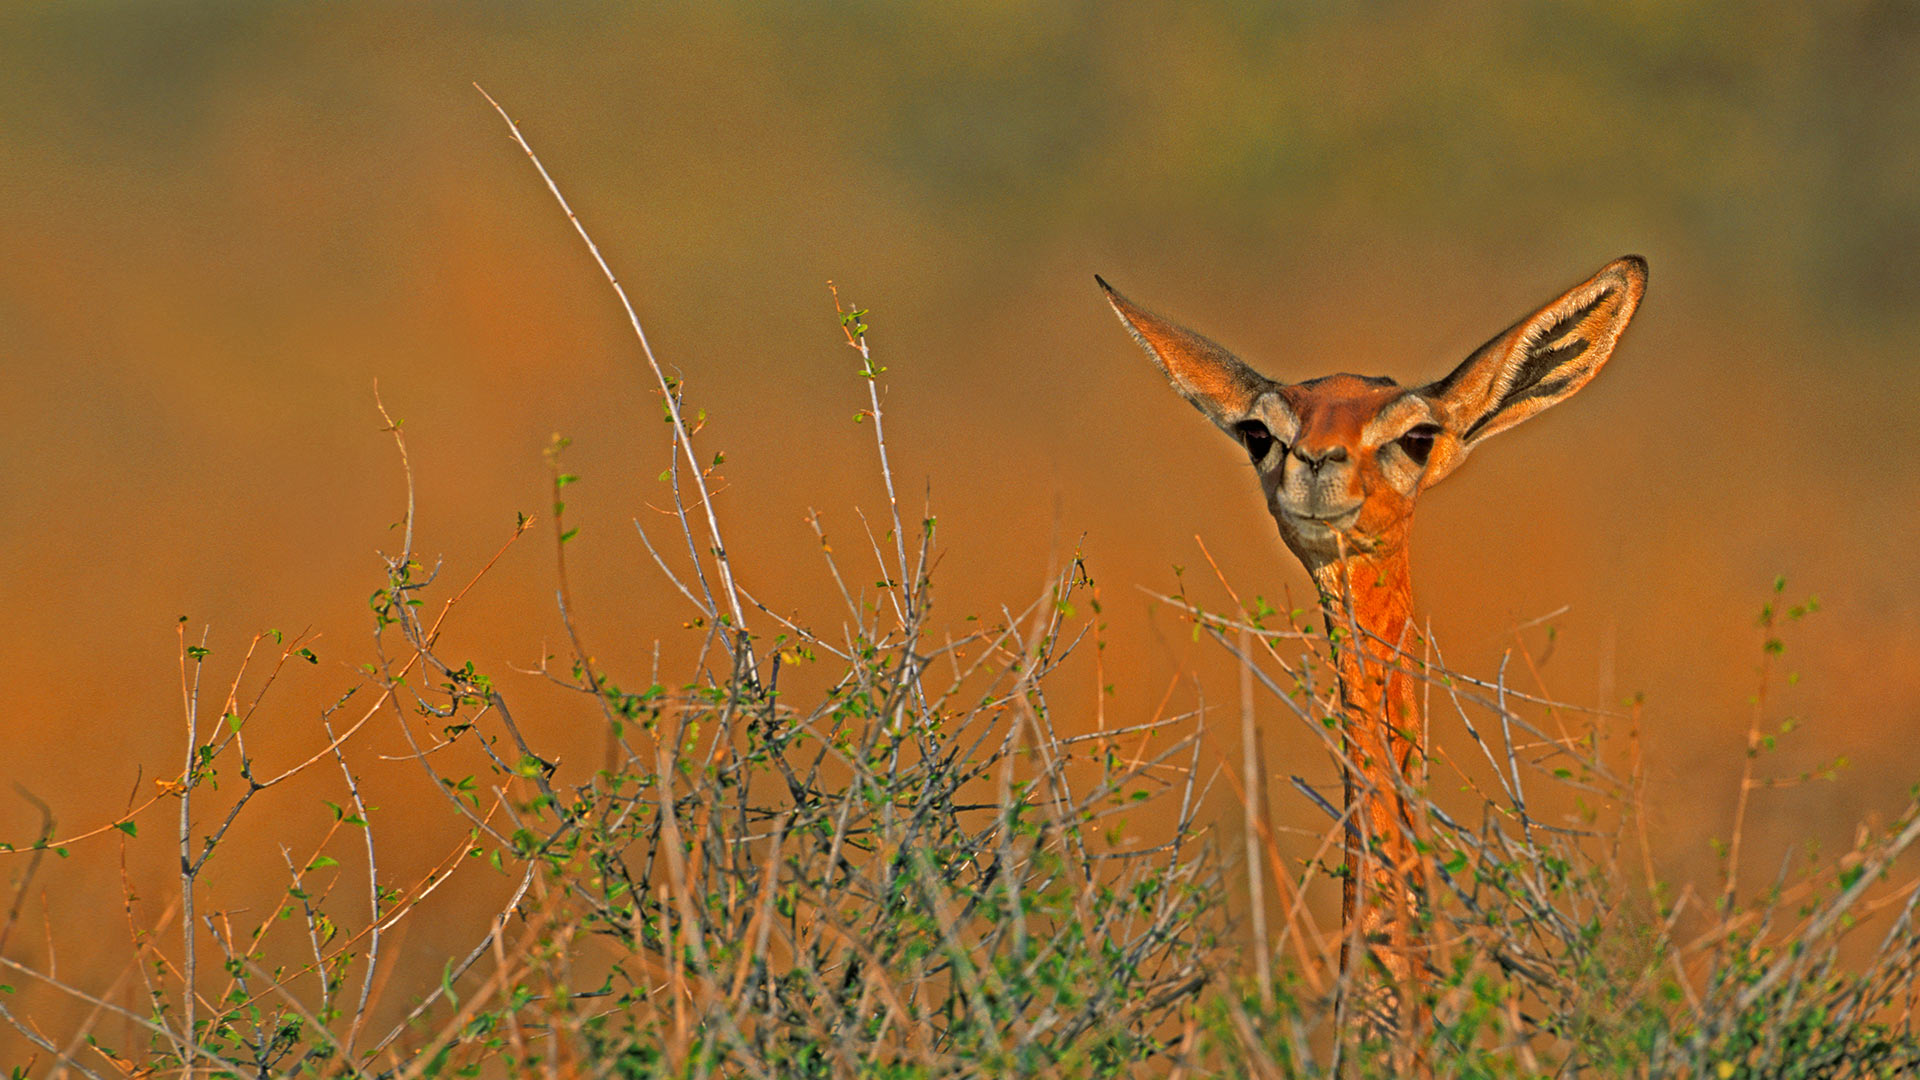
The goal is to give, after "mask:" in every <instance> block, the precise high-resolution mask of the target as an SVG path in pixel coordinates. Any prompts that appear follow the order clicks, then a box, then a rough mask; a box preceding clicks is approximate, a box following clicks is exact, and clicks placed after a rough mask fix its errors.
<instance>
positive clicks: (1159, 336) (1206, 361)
mask: <svg viewBox="0 0 1920 1080" xmlns="http://www.w3.org/2000/svg"><path fill="white" fill-rule="evenodd" d="M1093 280H1095V281H1097V282H1099V283H1100V288H1101V289H1102V290H1104V291H1105V292H1106V294H1107V303H1109V304H1112V305H1113V310H1114V313H1115V314H1117V315H1119V316H1120V322H1121V323H1122V324H1124V325H1125V326H1126V328H1127V330H1128V332H1130V333H1132V334H1133V338H1134V340H1135V341H1138V342H1139V343H1140V345H1141V347H1142V348H1144V349H1146V350H1147V355H1148V356H1151V357H1153V362H1154V364H1155V365H1157V366H1158V367H1159V368H1160V370H1161V372H1162V373H1164V374H1165V375H1166V377H1167V381H1168V382H1171V383H1172V384H1173V388H1174V389H1175V390H1178V391H1180V396H1181V397H1184V398H1186V399H1187V400H1188V401H1191V402H1193V404H1194V407H1195V408H1197V409H1199V410H1200V411H1201V412H1203V413H1206V414H1207V419H1209V420H1212V421H1213V422H1214V423H1215V424H1218V425H1219V426H1220V428H1221V429H1222V430H1224V431H1226V432H1227V433H1228V434H1230V435H1233V436H1234V437H1235V438H1239V437H1240V435H1239V433H1238V432H1237V431H1235V429H1234V425H1235V424H1237V423H1239V422H1240V421H1242V420H1245V419H1246V418H1247V414H1248V413H1250V412H1252V411H1253V403H1254V401H1255V400H1257V399H1258V398H1259V397H1260V395H1261V394H1264V393H1266V392H1267V391H1268V390H1271V389H1273V388H1274V387H1275V386H1277V385H1279V384H1277V383H1275V382H1274V381H1273V380H1272V379H1269V378H1267V377H1266V376H1265V375H1262V374H1260V373H1259V372H1257V371H1255V370H1253V369H1252V368H1250V367H1248V366H1247V365H1245V364H1243V363H1241V362H1240V361H1239V359H1237V358H1236V357H1235V356H1234V355H1233V354H1232V353H1230V352H1228V351H1227V350H1225V349H1223V348H1221V347H1220V346H1219V345H1216V344H1214V343H1213V342H1211V341H1208V340H1207V339H1206V338H1203V337H1201V336H1200V335H1199V334H1196V333H1194V332H1193V331H1191V330H1188V329H1187V328H1185V327H1183V326H1177V325H1175V324H1173V323H1170V322H1168V321H1167V320H1165V319H1163V318H1161V317H1160V316H1158V315H1155V314H1154V313H1153V312H1151V311H1148V310H1147V309H1145V308H1142V307H1139V306H1136V305H1135V304H1134V303H1133V302H1132V301H1130V300H1128V299H1127V298H1126V297H1124V296H1121V295H1120V294H1119V293H1118V292H1116V291H1114V288H1113V286H1111V285H1109V284H1107V283H1106V281H1105V280H1103V279H1102V278H1101V277H1100V275H1098V274H1095V275H1094V277H1093Z"/></svg>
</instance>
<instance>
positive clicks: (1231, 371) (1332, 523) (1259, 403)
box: [1095, 255, 1647, 570]
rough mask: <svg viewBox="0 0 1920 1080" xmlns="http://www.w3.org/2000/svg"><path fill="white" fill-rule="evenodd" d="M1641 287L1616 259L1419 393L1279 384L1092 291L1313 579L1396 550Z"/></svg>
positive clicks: (1353, 380)
mask: <svg viewBox="0 0 1920 1080" xmlns="http://www.w3.org/2000/svg"><path fill="white" fill-rule="evenodd" d="M1095 280H1096V281H1098V280H1099V279H1098V278H1095ZM1646 280H1647V266H1646V263H1645V261H1644V260H1642V259H1640V258H1639V257H1637V256H1632V255H1629V256H1627V257H1625V258H1622V259H1616V260H1615V261H1613V262H1611V263H1608V264H1607V265H1606V266H1605V267H1603V268H1602V269H1601V271H1600V272H1599V273H1598V274H1595V275H1594V276H1593V277H1591V278H1589V279H1588V280H1586V281H1584V282H1582V283H1581V284H1579V285H1577V286H1575V287H1574V288H1572V289H1571V290H1569V291H1568V292H1566V293H1565V294H1563V295H1562V296H1560V297H1559V298H1558V299H1556V300H1554V301H1553V302H1552V303H1550V304H1547V305H1546V306H1545V307H1542V308H1541V309H1540V310H1538V311H1536V312H1534V313H1533V314H1532V315H1529V316H1528V317H1526V318H1525V319H1522V320H1521V321H1520V322H1518V323H1516V324H1514V325H1513V326H1512V327H1511V328H1509V329H1508V330H1507V331H1506V332H1505V333H1503V334H1500V335H1499V336H1498V337H1495V338H1494V339H1493V340H1492V341H1489V342H1487V343H1486V344H1485V345H1483V346H1481V347H1480V348H1479V349H1477V350H1475V352H1474V353H1473V355H1472V356H1470V357H1468V358H1467V360H1466V361H1465V362H1464V363H1462V364H1461V365H1460V366H1459V367H1457V368H1455V369H1454V370H1453V371H1452V373H1450V374H1448V375H1447V376H1446V377H1445V378H1443V379H1440V380H1439V381H1437V382H1433V383H1429V384H1427V385H1426V386H1421V387H1403V386H1401V385H1399V384H1398V383H1396V382H1394V381H1393V380H1392V379H1385V378H1374V377H1368V376H1361V375H1328V376H1326V377H1324V378H1318V379H1310V380H1308V381H1306V382H1298V383H1282V382H1277V381H1275V380H1273V379H1269V378H1267V377H1266V376H1264V375H1262V374H1260V373H1259V372H1257V371H1255V370H1254V369H1253V368H1251V367H1248V366H1247V365H1246V364H1244V363H1242V362H1241V361H1240V360H1239V359H1237V358H1235V357H1234V356H1233V354H1232V353H1229V352H1228V351H1227V350H1225V349H1223V348H1221V347H1220V346H1219V345H1216V344H1214V343H1213V342H1211V341H1208V340H1207V339H1206V338H1204V337H1201V336H1200V335H1198V334H1196V333H1194V332H1193V331H1191V330H1187V329H1186V328H1184V327H1181V326H1179V325H1177V324H1175V323H1172V322H1168V321H1167V320H1165V319H1162V318H1160V317H1159V316H1157V315H1154V314H1153V313H1152V312H1149V311H1147V310H1145V309H1143V308H1140V307H1137V306H1136V305H1134V304H1133V303H1131V302H1130V301H1128V300H1127V299H1126V298H1125V297H1123V296H1121V295H1120V294H1119V293H1117V292H1115V291H1114V290H1113V289H1112V288H1111V287H1110V286H1108V285H1107V283H1106V282H1104V281H1100V286H1101V288H1103V289H1105V290H1106V292H1107V300H1108V302H1110V303H1111V304H1112V305H1113V309H1114V311H1115V312H1116V313H1117V314H1119V316H1120V321H1121V322H1122V323H1124V324H1125V325H1126V327H1127V329H1128V330H1129V331H1131V332H1132V334H1133V336H1134V338H1135V339H1136V340H1138V341H1139V342H1140V344H1141V345H1142V346H1143V347H1144V348H1145V349H1146V350H1147V354H1148V355H1149V356H1151V357H1152V358H1153V360H1154V362H1155V363H1156V364H1157V365H1159V367H1160V369H1161V371H1163V372H1164V373H1165V374H1166V376H1167V378H1168V380H1169V381H1170V382H1172V383H1173V386H1174V389H1175V390H1178V391H1179V392H1180V394H1181V396H1183V397H1185V398H1186V399H1187V400H1188V401H1191V402H1192V403H1193V404H1194V406H1195V407H1197V408H1198V409H1199V410H1200V411H1201V412H1202V413H1204V414H1206V416H1207V417H1208V418H1209V419H1211V420H1212V421H1213V422H1214V423H1215V424H1217V425H1218V426H1219V427H1220V428H1221V429H1223V430H1225V431H1226V432H1227V433H1228V434H1229V435H1232V436H1233V437H1234V439H1235V440H1236V441H1238V442H1239V443H1240V444H1241V445H1242V446H1243V447H1245V448H1246V451H1247V455H1248V456H1249V457H1250V458H1252V460H1253V464H1254V468H1255V469H1256V470H1258V472H1259V475H1260V486H1261V489H1262V490H1263V491H1264V492H1265V494H1266V498H1267V508H1268V510H1270V511H1271V512H1272V514H1273V517H1274V520H1275V521H1276V522H1278V523H1279V525H1280V535H1281V537H1282V538H1283V539H1285V540H1286V543H1287V546H1288V547H1289V548H1291V549H1292V550H1293V552H1294V554H1295V555H1298V556H1299V557H1300V560H1301V561H1302V562H1303V563H1305V564H1306V566H1307V568H1308V569H1309V570H1314V569H1317V568H1318V567H1320V566H1324V565H1326V564H1327V563H1329V562H1331V561H1334V560H1338V559H1342V558H1345V557H1346V556H1349V555H1363V554H1380V553H1384V552H1391V551H1393V550H1396V549H1398V548H1401V547H1403V546H1404V545H1405V544H1406V540H1407V533H1408V527H1409V525H1410V523H1411V522H1412V518H1413V504H1414V498H1415V497H1416V496H1417V495H1418V494H1419V493H1420V492H1421V491H1422V490H1424V489H1425V488H1427V487H1429V486H1431V485H1432V484H1435V483H1438V482H1439V481H1440V480H1441V479H1442V478H1443V477H1445V476H1446V475H1447V474H1449V473H1451V472H1452V471H1453V470H1454V469H1455V468H1457V467H1459V465H1460V463H1461V461H1463V460H1465V458H1466V456H1467V454H1468V452H1469V451H1471V450H1472V449H1473V448H1474V447H1476V446H1478V445H1479V444H1480V443H1481V442H1482V441H1484V440H1485V439H1487V438H1489V437H1490V436H1492V435H1494V434H1496V433H1498V432H1501V431H1504V430H1506V429H1507V428H1510V427H1512V426H1514V425H1515V424H1518V423H1520V422H1521V421H1522V420H1525V419H1527V418H1528V417H1530V416H1532V415H1534V414H1535V413H1537V412H1540V411H1541V410H1543V409H1545V408H1547V407H1548V406H1550V405H1554V404H1557V403H1559V402H1561V401H1564V400H1566V399H1567V398H1569V397H1572V396H1573V394H1574V392H1575V391H1577V390H1579V389H1580V388H1581V387H1583V386H1585V385H1586V384H1587V382H1588V381H1589V380H1591V379H1592V378H1593V376H1594V375H1595V374H1597V373H1598V372H1599V370H1600V367H1601V365H1603V364H1605V363H1606V361H1607V358H1608V357H1609V356H1610V355H1612V353H1613V347H1614V345H1615V343H1617V342H1618V341H1619V338H1620V334H1621V332H1622V331H1624V330H1625V329H1626V326H1627V322H1628V320H1629V319H1631V318H1632V317H1633V313H1634V310H1635V308H1636V307H1637V306H1638V305H1639V302H1640V297H1641V295H1642V293H1643V292H1644V291H1645V289H1646Z"/></svg>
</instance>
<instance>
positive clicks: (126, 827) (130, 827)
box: [113, 821, 140, 836]
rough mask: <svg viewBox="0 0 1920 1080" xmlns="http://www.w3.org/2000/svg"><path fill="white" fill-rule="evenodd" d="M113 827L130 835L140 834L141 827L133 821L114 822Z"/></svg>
mask: <svg viewBox="0 0 1920 1080" xmlns="http://www.w3.org/2000/svg"><path fill="white" fill-rule="evenodd" d="M113 827H114V828H116V829H119V830H120V831H121V832H123V833H126V834H127V835H128V836H139V835H140V827H139V826H138V825H135V824H134V823H133V822H131V821H116V822H114V823H113Z"/></svg>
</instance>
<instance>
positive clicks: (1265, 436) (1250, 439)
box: [1233, 420, 1273, 465]
mask: <svg viewBox="0 0 1920 1080" xmlns="http://www.w3.org/2000/svg"><path fill="white" fill-rule="evenodd" d="M1233 430H1235V431H1237V432H1239V433H1240V441H1241V443H1243V444H1244V445H1245V446H1246V448H1247V456H1248V457H1251V458H1252V459H1253V463H1254V464H1255V465H1258V464H1260V461H1261V459H1262V458H1264V457H1266V456H1267V451H1269V450H1271V449H1273V432H1271V431H1268V430H1267V425H1265V424H1263V423H1261V422H1260V421H1258V420H1242V421H1240V422H1239V423H1237V424H1235V425H1233Z"/></svg>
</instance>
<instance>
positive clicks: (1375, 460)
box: [1234, 375, 1444, 566]
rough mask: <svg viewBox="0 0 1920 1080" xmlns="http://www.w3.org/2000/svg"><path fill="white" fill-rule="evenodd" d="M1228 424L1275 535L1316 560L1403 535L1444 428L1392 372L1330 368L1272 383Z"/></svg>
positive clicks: (1386, 544)
mask: <svg viewBox="0 0 1920 1080" xmlns="http://www.w3.org/2000/svg"><path fill="white" fill-rule="evenodd" d="M1250 413H1251V415H1250V416H1249V417H1248V418H1247V419H1244V420H1240V421H1238V422H1236V423H1235V425H1234V434H1235V435H1237V436H1238V437H1239V439H1240V442H1241V444H1242V445H1243V446H1245V447H1246V449H1247V455H1248V456H1249V457H1250V458H1251V459H1252V460H1253V465H1254V468H1255V470H1257V471H1258V473H1259V476H1260V487H1261V490H1262V492H1264V493H1265V495H1266V499H1267V510H1268V512H1270V513H1271V514H1272V515H1273V519H1274V521H1275V522H1276V523H1278V524H1279V526H1280V536H1281V538H1282V539H1284V540H1285V541H1286V543H1287V546H1288V547H1289V548H1291V549H1292V550H1293V553H1294V554H1295V555H1297V556H1299V557H1300V559H1301V561H1302V562H1305V563H1307V565H1308V566H1313V565H1316V564H1318V563H1322V562H1325V561H1328V560H1331V559H1336V558H1339V557H1340V556H1341V554H1342V553H1343V552H1345V553H1348V554H1353V553H1361V552H1373V551H1379V550H1381V549H1383V548H1391V547H1394V546H1397V545H1399V544H1401V543H1404V542H1405V539H1406V532H1407V524H1408V522H1409V520H1410V518H1411V516H1412V514H1413V500H1414V496H1415V495H1417V494H1418V493H1419V490H1420V484H1421V481H1422V479H1423V477H1424V476H1425V474H1426V471H1427V465H1428V463H1429V462H1430V461H1431V460H1432V457H1433V448H1434V444H1435V443H1436V442H1437V441H1439V440H1440V439H1441V438H1442V436H1443V434H1444V430H1443V429H1442V428H1441V426H1440V425H1439V423H1438V422H1437V418H1436V415H1435V411H1434V408H1433V406H1432V405H1431V404H1430V403H1429V402H1428V401H1427V400H1426V399H1425V398H1423V397H1421V396H1420V395H1419V394H1417V393H1415V392H1412V391H1410V390H1408V389H1406V388H1404V387H1402V386H1400V385H1399V384H1398V383H1395V382H1394V381H1393V380H1392V379H1385V378H1374V377H1368V376H1361V375H1329V376H1327V377H1325V378H1321V379H1314V380H1312V381H1309V382H1304V383H1295V384H1291V385H1275V386H1274V387H1273V388H1272V389H1271V390H1269V391H1267V392H1266V393H1263V394H1262V395H1261V396H1260V397H1259V398H1257V399H1255V401H1254V403H1253V407H1252V409H1251V410H1250Z"/></svg>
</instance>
